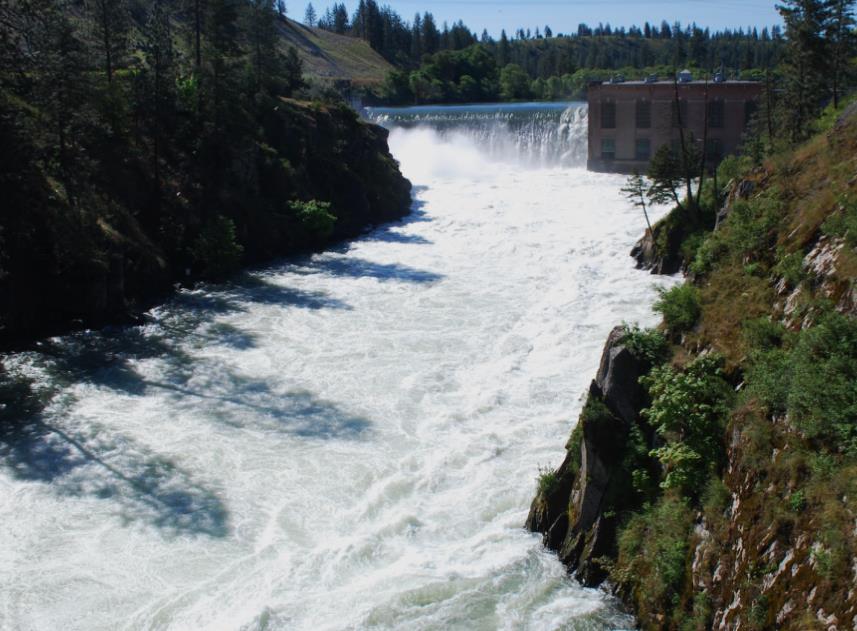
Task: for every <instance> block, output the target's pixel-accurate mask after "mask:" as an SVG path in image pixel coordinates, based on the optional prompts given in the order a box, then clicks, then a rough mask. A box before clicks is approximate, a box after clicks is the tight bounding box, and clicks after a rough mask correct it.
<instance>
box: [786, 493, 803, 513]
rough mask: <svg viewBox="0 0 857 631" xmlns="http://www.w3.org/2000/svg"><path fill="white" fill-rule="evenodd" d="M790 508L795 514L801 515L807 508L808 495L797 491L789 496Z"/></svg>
mask: <svg viewBox="0 0 857 631" xmlns="http://www.w3.org/2000/svg"><path fill="white" fill-rule="evenodd" d="M789 508H790V509H791V510H792V512H793V513H801V512H802V511H803V510H804V509H805V508H806V494H805V493H804V492H803V491H795V492H794V493H792V494H791V495H789Z"/></svg>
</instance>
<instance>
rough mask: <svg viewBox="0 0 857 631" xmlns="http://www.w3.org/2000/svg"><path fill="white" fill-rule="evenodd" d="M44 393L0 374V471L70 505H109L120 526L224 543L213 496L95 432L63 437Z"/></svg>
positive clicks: (124, 442)
mask: <svg viewBox="0 0 857 631" xmlns="http://www.w3.org/2000/svg"><path fill="white" fill-rule="evenodd" d="M46 398H50V393H38V392H36V391H35V390H34V389H33V386H32V384H31V383H30V382H29V381H27V380H26V379H23V378H14V377H10V376H9V375H5V374H0V401H3V403H0V465H2V466H3V467H4V468H6V469H7V470H8V471H9V472H10V474H11V475H12V476H14V477H16V478H18V479H20V480H26V481H35V482H43V483H45V484H49V485H50V488H51V490H52V491H53V492H55V493H57V494H59V495H62V496H69V497H91V498H97V499H103V500H109V501H111V502H112V503H113V504H114V506H115V507H116V509H117V511H118V514H119V515H120V516H121V517H122V519H123V520H125V521H126V522H129V523H130V522H140V523H146V524H149V525H151V526H154V527H156V528H158V529H159V530H161V531H162V532H164V533H166V534H167V535H200V536H209V537H224V536H226V535H227V534H228V533H229V514H228V511H227V509H226V506H225V504H224V503H223V501H222V500H220V499H219V498H218V496H217V494H216V493H215V492H214V491H213V490H211V489H209V488H207V487H206V486H205V485H203V484H201V483H199V482H197V481H195V480H194V478H193V476H192V475H191V474H189V473H188V472H186V471H184V470H183V469H181V468H180V467H179V466H177V465H176V464H175V463H174V462H173V461H172V460H170V459H168V458H164V457H162V456H159V455H157V454H155V453H153V452H152V451H151V450H149V449H148V448H146V447H145V446H144V445H142V444H140V443H138V442H137V441H134V440H132V439H130V438H129V437H127V436H108V434H107V432H102V431H100V428H99V427H98V426H97V425H95V424H90V425H89V426H88V429H89V433H90V435H89V436H83V435H81V434H79V433H78V432H71V431H69V430H65V429H61V428H59V427H57V426H56V425H54V424H52V423H50V422H48V421H47V420H46V418H45V415H44V413H43V408H44V405H45V399H46Z"/></svg>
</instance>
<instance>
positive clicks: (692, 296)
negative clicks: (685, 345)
mask: <svg viewBox="0 0 857 631" xmlns="http://www.w3.org/2000/svg"><path fill="white" fill-rule="evenodd" d="M652 309H653V310H654V311H655V313H660V314H661V315H662V316H663V317H664V322H665V323H666V325H667V328H668V329H669V330H670V331H671V332H673V333H681V332H683V331H688V330H690V329H691V328H692V327H693V325H694V324H696V321H697V320H698V319H699V315H700V313H701V308H700V304H699V290H698V289H697V288H696V287H694V286H693V285H690V284H687V283H685V284H683V285H677V286H675V287H673V288H672V289H663V288H659V289H658V300H657V301H656V302H655V304H654V306H653V307H652Z"/></svg>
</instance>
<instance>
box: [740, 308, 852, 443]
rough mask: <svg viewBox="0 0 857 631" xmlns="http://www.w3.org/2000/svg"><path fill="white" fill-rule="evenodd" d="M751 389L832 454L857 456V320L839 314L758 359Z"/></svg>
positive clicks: (754, 362) (753, 365) (752, 368)
mask: <svg viewBox="0 0 857 631" xmlns="http://www.w3.org/2000/svg"><path fill="white" fill-rule="evenodd" d="M747 381H748V384H749V388H748V391H749V393H750V394H751V395H752V396H755V397H756V398H757V399H759V400H760V401H761V402H762V403H763V404H765V405H766V406H767V407H768V409H769V411H770V412H772V413H780V414H782V413H785V412H788V414H789V418H790V419H791V421H792V422H793V423H794V424H795V425H796V426H797V427H798V428H799V429H800V430H801V431H803V432H805V433H806V435H807V436H808V437H809V438H810V439H812V440H815V441H817V442H819V443H821V444H822V445H824V446H826V447H827V448H828V449H829V450H831V451H834V452H835V451H842V452H844V453H846V454H849V455H851V456H857V321H855V320H854V319H853V318H849V317H846V316H843V315H841V314H839V313H836V312H831V313H828V314H827V315H825V316H823V317H822V319H821V320H820V321H819V323H818V324H817V325H816V326H814V327H812V328H809V329H804V330H803V331H801V332H800V333H799V334H798V335H797V336H796V339H795V340H794V341H792V342H791V343H790V345H789V347H788V348H775V349H772V350H767V351H760V352H756V353H754V354H753V355H752V362H751V366H750V368H749V370H748V373H747Z"/></svg>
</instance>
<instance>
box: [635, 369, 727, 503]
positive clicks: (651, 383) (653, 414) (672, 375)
mask: <svg viewBox="0 0 857 631" xmlns="http://www.w3.org/2000/svg"><path fill="white" fill-rule="evenodd" d="M721 363H722V362H721V360H720V359H719V358H718V357H713V356H705V357H698V358H697V359H695V360H694V361H693V362H691V363H690V364H689V365H688V366H687V368H685V369H684V370H678V369H675V368H673V367H672V366H660V367H656V368H654V369H653V370H652V371H651V373H650V374H649V375H648V376H646V377H644V378H643V379H642V380H641V381H642V383H643V384H644V385H645V386H646V387H647V388H648V390H649V395H650V396H651V399H652V404H651V406H649V407H648V408H647V409H645V410H643V416H644V417H645V418H646V419H647V420H648V421H649V423H651V425H652V427H654V428H655V431H656V432H657V433H658V434H659V435H660V436H661V437H663V439H664V440H665V443H666V444H665V445H664V446H663V447H660V448H658V449H655V450H653V451H652V455H653V456H654V457H656V458H657V459H658V460H659V461H660V462H661V464H662V465H663V467H664V472H665V477H664V479H663V481H662V482H661V486H662V487H663V488H664V489H677V490H678V491H680V492H681V493H682V494H683V495H685V496H687V497H695V496H697V495H698V494H699V492H700V491H701V490H702V488H703V486H704V483H705V481H706V480H708V479H709V478H710V476H711V475H712V474H713V473H715V472H716V471H717V469H718V467H719V466H720V464H721V461H722V458H723V444H722V435H723V429H724V424H725V419H726V417H727V414H728V413H729V410H730V405H731V402H732V399H733V392H732V389H731V388H730V387H729V384H728V383H727V382H726V380H725V379H724V378H723V373H722V368H721Z"/></svg>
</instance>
